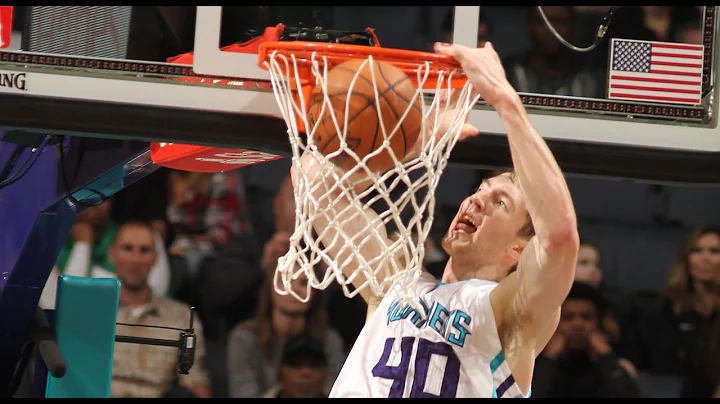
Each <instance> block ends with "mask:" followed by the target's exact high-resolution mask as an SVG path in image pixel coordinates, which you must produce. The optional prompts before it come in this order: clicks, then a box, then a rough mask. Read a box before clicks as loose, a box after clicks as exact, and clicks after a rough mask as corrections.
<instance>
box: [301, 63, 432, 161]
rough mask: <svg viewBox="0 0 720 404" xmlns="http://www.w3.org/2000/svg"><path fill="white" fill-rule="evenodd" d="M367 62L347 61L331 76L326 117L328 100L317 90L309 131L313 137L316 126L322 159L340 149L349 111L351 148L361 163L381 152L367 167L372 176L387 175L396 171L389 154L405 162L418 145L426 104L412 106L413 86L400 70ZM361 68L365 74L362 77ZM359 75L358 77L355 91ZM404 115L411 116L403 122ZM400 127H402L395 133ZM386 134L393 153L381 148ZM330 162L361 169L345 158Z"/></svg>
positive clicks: (417, 101)
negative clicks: (326, 102) (337, 128)
mask: <svg viewBox="0 0 720 404" xmlns="http://www.w3.org/2000/svg"><path fill="white" fill-rule="evenodd" d="M364 61H365V60H361V59H352V60H348V61H346V62H343V63H340V64H338V65H337V66H335V67H333V68H332V69H331V70H329V71H328V74H327V94H328V98H329V101H330V103H329V104H328V106H327V107H326V109H325V111H322V107H323V99H324V94H323V90H322V87H321V86H316V87H315V89H314V90H313V92H312V93H311V96H310V101H309V103H308V125H307V130H308V131H310V130H311V129H312V128H313V127H315V125H316V124H317V127H316V128H315V132H314V133H313V134H312V136H313V140H314V141H315V144H316V145H317V148H318V151H319V152H320V153H322V154H323V155H329V154H330V153H333V152H335V151H337V150H338V149H340V141H341V138H340V136H342V133H343V132H342V129H343V126H344V125H345V113H346V107H347V113H348V120H347V131H346V134H347V138H346V142H347V147H348V148H349V149H351V150H352V151H354V152H355V153H356V154H357V155H358V157H359V158H360V159H363V158H365V157H366V156H367V155H368V154H370V153H372V152H373V151H375V150H377V149H382V152H380V153H378V154H375V155H373V156H372V157H370V158H368V159H367V160H366V163H365V164H366V165H367V167H368V168H369V169H370V170H371V171H373V172H385V171H387V170H389V169H391V168H393V167H394V166H395V162H394V160H393V158H392V155H391V153H394V155H395V158H396V159H398V160H402V159H403V158H404V157H405V156H406V154H407V153H408V152H409V151H410V150H411V149H412V147H413V146H414V145H415V143H416V142H417V140H418V137H419V136H420V130H421V127H422V116H423V111H422V100H421V99H420V97H419V96H418V97H417V98H416V99H415V100H413V97H414V96H415V93H416V88H415V85H414V84H413V82H412V81H410V79H409V78H408V76H407V75H406V74H405V73H404V72H403V71H402V70H400V69H399V68H397V67H395V66H394V65H393V64H391V63H388V62H382V61H377V60H373V63H372V64H371V63H370V62H369V61H368V62H367V63H365V65H364V66H363V62H364ZM360 68H362V70H361V71H358V70H359V69H360ZM371 69H374V76H375V81H376V83H377V92H378V97H377V99H376V97H375V89H374V87H373V72H372V71H371ZM356 74H357V76H358V77H357V80H355V83H354V85H353V79H354V78H355V75H356ZM351 87H352V89H351ZM348 94H349V96H350V100H349V102H348V99H347V98H348ZM411 102H412V105H411V104H410V103H411ZM346 103H347V105H346ZM331 108H332V110H333V111H334V114H335V116H336V118H337V123H338V125H339V127H340V129H341V131H340V136H339V135H338V133H337V132H338V131H337V130H336V125H335V122H334V121H333V118H332V112H331V111H330V110H329V109H331ZM406 110H407V116H405V118H404V119H403V115H405V111H406ZM378 111H380V114H378ZM321 113H322V116H320V114H321ZM380 117H382V124H384V126H385V131H383V128H382V126H381V121H380ZM400 121H402V123H401V126H400V127H399V128H398V130H396V131H395V132H394V133H393V130H394V129H395V127H396V126H397V125H398V123H399V122H400ZM384 133H386V134H387V135H388V136H389V142H388V146H389V148H390V149H391V150H388V148H387V147H384V146H383V144H384V142H385V135H384ZM331 161H332V162H333V163H334V164H335V165H337V166H339V167H340V168H342V169H344V170H348V169H350V168H352V167H354V166H357V165H358V162H357V161H356V160H355V159H354V158H353V157H352V156H351V155H350V154H348V153H346V152H342V153H340V154H338V155H337V156H336V157H332V158H331Z"/></svg>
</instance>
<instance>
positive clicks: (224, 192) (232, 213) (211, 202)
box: [168, 170, 252, 276]
mask: <svg viewBox="0 0 720 404" xmlns="http://www.w3.org/2000/svg"><path fill="white" fill-rule="evenodd" d="M169 178H170V189H171V195H172V197H171V198H170V200H169V202H168V221H169V223H170V226H171V227H172V232H173V234H174V240H173V242H172V244H171V245H170V248H169V252H170V254H176V255H180V256H183V257H185V259H186V260H187V264H188V267H189V270H190V273H191V275H192V276H195V275H197V273H198V269H199V268H200V266H201V264H202V262H203V260H204V259H205V258H207V257H208V256H211V255H213V254H215V253H216V252H218V251H219V250H220V249H221V248H222V247H224V246H225V244H226V243H227V241H228V240H229V239H230V238H231V237H233V236H236V235H238V234H241V233H248V232H251V228H252V226H251V223H250V220H249V217H248V214H247V206H246V204H245V184H244V182H243V179H242V177H241V176H240V173H239V172H238V171H237V170H233V171H226V172H220V173H212V174H210V173H196V172H187V171H179V170H171V171H170V177H169Z"/></svg>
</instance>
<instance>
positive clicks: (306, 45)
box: [258, 41, 467, 133]
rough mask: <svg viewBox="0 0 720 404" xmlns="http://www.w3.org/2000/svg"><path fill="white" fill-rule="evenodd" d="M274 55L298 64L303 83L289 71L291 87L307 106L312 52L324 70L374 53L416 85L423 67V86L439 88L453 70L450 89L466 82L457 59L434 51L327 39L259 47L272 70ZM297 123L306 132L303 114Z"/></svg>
mask: <svg viewBox="0 0 720 404" xmlns="http://www.w3.org/2000/svg"><path fill="white" fill-rule="evenodd" d="M273 54H279V55H283V56H285V57H286V58H287V59H288V66H289V69H291V70H292V69H294V68H295V66H296V65H297V76H298V77H299V78H300V83H296V80H295V73H296V72H294V71H290V77H291V79H290V83H289V84H290V89H291V90H293V94H294V97H295V101H296V102H297V101H300V98H301V97H302V99H303V101H305V102H304V103H305V105H306V106H307V104H308V101H309V99H310V94H311V93H312V91H313V90H314V88H315V75H314V74H313V71H312V61H313V54H314V55H315V58H314V60H315V61H316V62H317V63H318V64H319V67H320V68H321V69H322V68H324V63H325V61H327V63H328V70H330V69H332V68H333V67H334V66H337V65H338V64H340V63H343V62H346V61H348V60H351V59H367V58H368V57H369V56H371V55H372V57H373V58H374V59H375V60H381V61H384V62H389V63H392V64H393V65H395V66H396V67H398V68H399V69H400V70H402V71H403V72H404V73H405V74H406V75H407V76H408V78H409V79H410V80H411V81H412V82H413V83H414V84H415V87H418V85H419V83H418V81H419V80H418V71H420V69H422V71H421V74H420V77H421V78H425V77H426V79H425V81H424V82H423V86H422V87H423V89H433V90H434V89H436V88H437V84H438V79H439V77H440V75H441V74H442V75H443V77H444V80H447V77H448V76H449V75H450V73H451V72H453V71H456V72H455V74H453V78H452V80H451V81H450V87H451V88H462V87H463V86H464V85H465V83H466V82H467V77H466V76H465V74H464V73H463V72H462V70H461V68H460V64H459V63H458V62H457V61H456V60H455V59H453V58H452V57H450V56H446V55H439V54H437V53H431V52H419V51H411V50H405V49H395V48H382V47H379V46H363V45H346V44H337V43H325V42H307V41H292V42H283V41H270V42H264V43H262V44H261V45H260V46H259V48H258V64H259V65H260V67H261V68H263V69H265V70H269V63H270V58H271V56H272V55H273ZM292 57H294V58H295V64H294V63H293V62H292ZM426 66H427V68H426ZM283 74H287V72H283ZM443 86H447V82H445V83H443ZM298 105H299V104H298ZM296 115H297V114H296ZM296 122H297V126H298V131H299V132H303V133H306V130H305V122H304V120H303V119H302V117H300V116H298V119H297V120H296Z"/></svg>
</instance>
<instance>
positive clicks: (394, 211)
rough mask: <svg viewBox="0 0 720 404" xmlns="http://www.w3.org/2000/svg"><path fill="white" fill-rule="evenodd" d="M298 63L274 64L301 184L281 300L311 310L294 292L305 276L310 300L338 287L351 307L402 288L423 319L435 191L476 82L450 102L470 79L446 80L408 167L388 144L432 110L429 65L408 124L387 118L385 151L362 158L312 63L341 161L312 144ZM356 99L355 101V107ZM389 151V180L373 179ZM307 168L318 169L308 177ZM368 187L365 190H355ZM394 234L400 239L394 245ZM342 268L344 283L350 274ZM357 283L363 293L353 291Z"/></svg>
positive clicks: (270, 64) (281, 275)
mask: <svg viewBox="0 0 720 404" xmlns="http://www.w3.org/2000/svg"><path fill="white" fill-rule="evenodd" d="M298 59H299V58H298ZM298 63H300V62H299V61H298V60H297V59H296V58H295V55H290V56H285V55H283V54H279V53H277V51H275V52H274V53H272V54H270V55H269V59H268V61H267V68H268V70H269V72H270V76H271V80H272V84H273V89H274V93H275V97H276V99H277V102H278V104H279V106H280V111H281V113H282V116H283V118H284V119H285V122H286V123H287V127H288V134H289V138H290V143H291V147H292V155H293V157H292V165H293V168H294V171H295V174H294V175H295V176H296V178H295V187H294V192H295V202H296V206H295V209H296V210H295V213H296V220H295V231H294V233H293V234H292V236H291V237H290V249H289V251H288V252H287V254H285V255H284V256H283V257H281V258H280V259H279V260H278V266H277V269H276V271H275V279H274V281H275V282H274V284H275V289H276V291H277V293H280V294H291V295H293V296H294V297H295V298H297V299H299V300H301V301H307V300H308V299H309V296H310V294H309V293H303V295H302V296H300V295H299V294H297V293H296V292H295V291H293V289H292V288H291V286H290V285H291V282H292V280H293V279H296V278H297V277H298V276H300V275H301V274H305V275H307V278H308V291H309V288H310V287H312V288H315V289H325V288H326V287H328V286H329V285H330V284H331V283H332V282H335V281H337V282H338V283H339V284H340V285H341V286H342V289H343V291H344V293H345V295H346V296H347V297H353V296H355V295H356V294H358V293H360V292H361V291H362V290H363V289H367V288H369V289H370V290H371V291H372V294H373V295H374V296H377V297H383V296H384V295H385V293H386V292H387V291H388V289H389V286H390V285H391V284H395V285H398V286H399V287H400V288H401V289H400V290H399V294H400V297H401V299H402V300H403V303H405V304H408V305H410V306H411V307H413V308H415V309H416V310H417V312H418V313H421V314H422V313H424V310H421V309H420V305H419V297H418V296H417V294H416V292H415V290H416V284H417V280H418V277H419V276H420V273H421V268H422V264H423V257H424V256H425V241H426V240H427V237H428V234H429V232H430V229H431V226H432V222H433V213H434V209H435V195H434V194H435V189H436V187H437V184H438V180H439V179H440V175H441V174H442V171H443V169H444V168H445V166H446V165H447V162H448V157H449V155H450V152H451V151H452V149H453V147H454V146H455V144H456V142H457V140H458V138H459V135H460V132H461V129H462V127H463V125H464V124H465V122H466V120H467V117H468V114H469V113H470V111H471V109H472V106H473V105H474V104H475V102H477V99H478V98H477V97H474V96H473V94H472V92H471V91H470V90H471V88H470V85H469V82H468V83H466V84H465V85H464V87H462V89H457V90H455V93H454V95H458V97H453V101H451V100H450V97H446V96H440V95H439V94H449V92H450V91H451V90H450V89H451V83H452V80H453V78H456V79H462V78H461V75H462V72H461V71H459V70H458V71H451V72H447V73H444V72H441V73H440V77H438V78H437V86H436V88H435V95H434V96H433V99H432V102H431V104H430V106H429V108H427V109H425V108H423V111H425V112H424V114H423V124H422V131H421V133H422V134H424V135H421V136H420V137H419V138H418V142H421V148H420V151H419V154H418V155H417V156H416V157H413V158H410V159H407V158H405V159H404V161H403V157H404V156H397V155H395V154H394V153H393V152H392V148H391V147H390V142H389V140H388V139H390V138H391V137H392V136H400V135H401V134H397V132H399V129H400V127H401V125H402V121H403V120H404V119H405V117H406V116H407V114H408V112H409V111H410V109H411V108H413V105H414V103H415V100H416V99H417V97H420V99H421V100H422V103H423V107H425V105H424V103H425V99H424V98H423V94H422V93H423V90H422V89H423V87H424V84H425V83H426V81H427V80H428V77H429V71H430V64H429V63H428V62H425V64H421V65H420V68H419V69H418V71H417V82H418V86H417V88H418V91H417V92H416V93H415V96H414V98H413V100H412V101H411V102H409V103H408V108H407V110H406V111H405V114H404V115H403V116H402V117H401V118H400V119H399V122H398V124H397V125H396V126H395V127H394V128H386V127H384V125H383V124H382V122H383V119H382V116H379V122H380V123H381V124H380V126H381V131H382V134H383V136H384V138H385V140H386V141H385V142H384V143H383V144H382V145H381V146H380V147H379V148H378V149H377V150H375V151H373V152H372V153H370V154H368V155H367V156H365V157H364V158H361V157H360V156H358V155H357V154H356V153H355V152H354V151H353V150H351V149H350V148H349V147H348V145H347V144H346V143H345V138H346V135H347V133H346V131H345V130H344V128H345V127H346V126H347V125H346V122H343V121H341V120H338V118H337V116H336V115H335V111H334V110H333V108H332V107H331V103H330V99H329V97H328V95H327V81H326V77H327V73H328V63H327V60H326V59H325V57H324V56H317V57H316V56H315V54H313V56H312V58H311V59H310V69H311V70H312V73H313V75H314V78H315V80H316V85H317V86H321V88H322V89H323V93H324V94H325V97H324V102H323V104H324V105H323V106H322V110H323V111H324V112H321V113H320V114H319V116H323V113H330V114H332V119H333V122H334V124H335V129H336V131H337V132H336V133H338V134H339V135H338V136H339V137H340V139H341V142H340V147H339V149H338V150H337V151H335V152H333V153H328V154H327V155H322V154H321V153H319V152H318V148H317V145H316V144H315V143H314V142H313V133H314V131H315V129H316V127H317V123H316V124H315V126H316V127H309V126H308V122H309V121H308V116H307V110H308V109H307V105H305V103H306V102H307V101H306V100H305V98H304V97H297V96H296V94H295V93H294V92H295V91H296V88H297V87H293V86H292V85H291V84H290V83H293V82H294V83H300V82H301V77H300V75H299V74H298V70H299V69H298ZM304 63H307V61H304ZM365 63H370V64H372V63H374V59H373V57H372V56H368V57H367V58H366V60H365V61H364V63H363V65H362V66H361V67H360V68H359V69H358V72H360V71H363V69H364V67H365ZM369 67H372V65H371V66H369ZM369 70H370V71H371V72H373V77H372V79H373V80H372V81H373V86H374V87H375V106H376V110H377V112H378V114H379V115H380V114H381V112H380V110H379V108H377V106H378V105H380V102H379V97H380V96H379V94H378V90H377V85H376V80H375V79H376V78H375V69H373V68H371V69H369ZM357 76H358V74H357V73H356V75H355V77H354V79H353V81H352V84H351V85H350V89H349V92H352V88H353V87H354V84H355V81H356V80H357ZM458 92H459V93H458ZM350 99H351V97H350V96H348V97H347V102H348V103H349V102H350ZM345 115H346V116H347V115H348V114H345ZM298 119H301V120H302V121H303V124H304V125H305V128H306V131H307V136H304V135H303V134H302V133H300V132H299V130H298ZM318 121H319V120H318ZM442 132H445V133H444V134H443V133H442ZM383 150H387V151H388V152H389V153H390V155H391V156H392V159H393V160H394V162H395V165H394V167H392V168H391V169H390V170H389V171H387V172H384V173H376V172H372V171H370V170H369V169H368V167H367V165H366V164H365V162H366V161H367V160H368V159H370V158H372V157H373V156H376V155H378V154H380V153H382V152H383ZM341 154H346V155H347V156H349V157H346V158H351V159H354V161H353V162H354V163H356V164H354V165H353V166H352V168H351V169H349V170H347V171H342V170H341V169H339V168H337V166H335V165H334V164H333V162H332V161H331V159H333V158H335V157H338V156H340V155H341ZM309 166H311V167H314V168H313V169H311V170H308V167H309ZM360 182H362V183H363V184H364V186H362V187H360V188H358V187H356V185H358V184H359V183H360ZM367 184H369V186H367ZM420 191H422V192H420ZM398 193H399V195H398ZM401 213H402V216H401ZM315 225H320V228H321V229H322V228H323V225H325V226H324V230H321V233H317V232H316V231H315V230H314V226H315ZM388 227H390V228H393V229H395V230H394V231H392V232H390V234H387V235H386V231H387V230H386V229H387V228H388ZM319 268H326V269H325V270H324V271H323V270H320V269H319ZM343 268H345V272H346V274H343ZM349 269H352V271H349ZM347 274H349V275H347ZM355 280H357V281H358V282H357V283H358V284H357V285H355V286H354V287H353V286H352V283H353V281H355Z"/></svg>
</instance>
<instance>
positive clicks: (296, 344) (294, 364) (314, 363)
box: [263, 335, 328, 398]
mask: <svg viewBox="0 0 720 404" xmlns="http://www.w3.org/2000/svg"><path fill="white" fill-rule="evenodd" d="M277 378H278V384H277V385H276V386H275V387H273V388H271V389H270V390H268V392H267V393H266V394H265V395H264V396H263V397H265V398H327V395H326V394H325V385H326V384H327V379H328V360H327V355H325V347H323V344H322V342H320V341H318V340H316V339H315V338H313V337H310V336H307V335H298V336H296V337H293V338H290V339H289V340H288V341H287V342H286V343H285V346H284V347H283V354H282V359H281V360H280V365H279V366H278V377H277Z"/></svg>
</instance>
